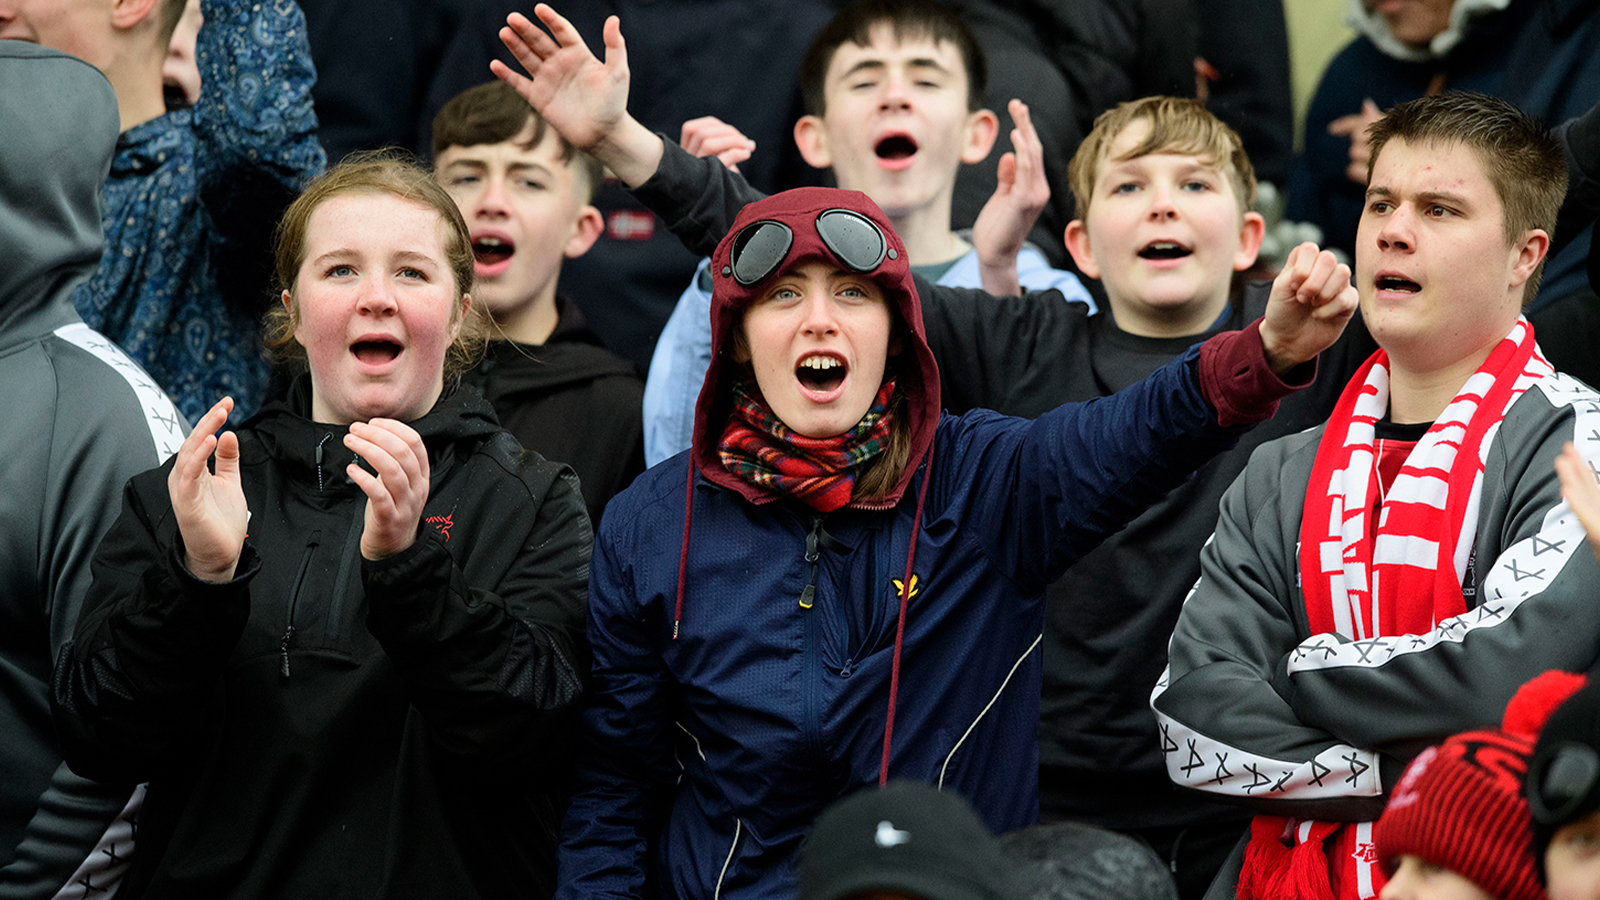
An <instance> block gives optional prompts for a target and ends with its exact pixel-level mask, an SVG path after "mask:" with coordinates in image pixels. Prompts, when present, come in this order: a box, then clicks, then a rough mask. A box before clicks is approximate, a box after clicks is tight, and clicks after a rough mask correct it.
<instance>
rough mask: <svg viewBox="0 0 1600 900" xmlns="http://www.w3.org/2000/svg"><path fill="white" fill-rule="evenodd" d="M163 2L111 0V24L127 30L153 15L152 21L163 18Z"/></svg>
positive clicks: (162, 0) (159, 0)
mask: <svg viewBox="0 0 1600 900" xmlns="http://www.w3.org/2000/svg"><path fill="white" fill-rule="evenodd" d="M163 2H164V0H111V24H112V25H113V26H114V27H115V28H117V29H118V30H119V31H126V30H128V29H130V28H132V27H134V26H135V25H138V24H139V23H141V22H144V21H145V20H146V19H149V18H150V17H151V16H154V17H155V18H154V19H151V21H158V20H159V19H160V18H161V5H162V3H163ZM202 27H203V26H202Z"/></svg>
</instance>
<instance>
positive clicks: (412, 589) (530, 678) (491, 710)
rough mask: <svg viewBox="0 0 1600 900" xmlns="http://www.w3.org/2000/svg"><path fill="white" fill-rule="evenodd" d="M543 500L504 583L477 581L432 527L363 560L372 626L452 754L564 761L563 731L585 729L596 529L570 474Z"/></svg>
mask: <svg viewBox="0 0 1600 900" xmlns="http://www.w3.org/2000/svg"><path fill="white" fill-rule="evenodd" d="M537 502H538V504H539V513H538V516H537V518H536V520H535V522H534V525H533V528H532V529H531V531H530V532H529V533H528V535H527V536H526V537H525V538H524V540H523V542H522V550H521V552H520V553H519V554H518V556H517V558H516V560H515V561H514V562H513V563H512V565H511V567H510V569H509V570H508V571H507V572H506V574H505V576H504V577H503V578H502V579H501V580H500V582H499V583H498V584H495V585H491V586H487V587H480V586H474V585H472V584H469V583H468V580H467V575H466V573H465V572H463V571H462V569H461V567H460V566H459V565H458V564H457V563H456V561H455V559H454V558H453V557H452V556H451V554H450V552H449V551H448V550H446V548H445V546H444V544H443V543H441V542H440V541H439V539H438V538H436V537H435V536H433V535H432V533H431V532H430V533H428V534H426V536H422V537H419V538H418V539H417V541H416V543H414V544H412V545H411V547H410V548H408V549H407V550H405V551H403V552H401V553H397V554H395V555H394V556H392V557H389V558H387V559H383V560H379V561H377V562H367V561H363V562H362V566H361V577H362V584H363V588H364V589H365V591H366V595H367V598H368V612H367V630H368V631H370V632H371V633H372V635H373V637H375V638H377V639H378V643H379V644H381V645H382V646H383V649H384V652H385V654H386V655H387V656H388V657H389V660H390V662H392V663H393V664H394V666H395V668H396V670H397V671H398V672H399V674H400V677H401V678H402V679H403V680H404V681H405V683H406V686H407V689H408V692H409V694H410V697H411V703H412V705H413V706H415V707H416V709H417V710H418V712H420V713H421V714H422V716H423V717H424V718H425V719H426V720H427V722H428V724H429V726H430V729H431V732H432V736H433V738H434V740H435V742H436V743H437V744H438V746H439V747H440V748H442V749H443V750H445V751H446V752H449V753H452V754H456V755H459V756H463V757H481V756H485V755H486V756H489V757H491V758H503V757H505V756H509V755H512V754H523V753H530V752H532V753H555V754H559V753H563V752H564V748H565V746H566V742H565V741H561V740H553V736H559V735H560V734H561V733H563V732H570V731H572V730H573V729H574V728H575V727H576V705H577V701H578V699H579V698H580V697H581V696H582V694H583V688H584V682H585V680H586V679H587V676H588V671H589V659H588V648H587V644H586V642H585V640H584V635H583V621H584V616H585V609H586V606H587V603H586V593H587V590H588V574H589V554H590V548H591V543H592V534H593V532H592V531H591V529H590V527H589V517H588V514H587V513H586V512H585V510H584V506H583V497H582V495H581V494H580V493H579V489H578V486H577V479H576V478H575V477H573V476H572V475H571V474H570V473H568V474H566V475H564V476H562V477H558V478H555V479H553V480H552V481H551V482H550V488H549V491H548V492H547V493H546V495H545V496H544V497H543V498H540V499H539V500H538V501H537ZM425 531H426V529H425ZM558 725H559V726H560V727H554V726H558Z"/></svg>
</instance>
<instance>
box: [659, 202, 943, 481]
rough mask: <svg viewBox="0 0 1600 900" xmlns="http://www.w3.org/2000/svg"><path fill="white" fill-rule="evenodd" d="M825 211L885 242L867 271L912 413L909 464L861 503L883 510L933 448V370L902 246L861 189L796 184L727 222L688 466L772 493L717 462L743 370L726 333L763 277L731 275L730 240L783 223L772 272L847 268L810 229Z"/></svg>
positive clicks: (715, 260) (716, 262)
mask: <svg viewBox="0 0 1600 900" xmlns="http://www.w3.org/2000/svg"><path fill="white" fill-rule="evenodd" d="M831 209H846V210H850V211H853V212H856V213H860V214H861V215H863V216H866V217H867V218H869V219H871V220H872V221H873V222H874V223H875V224H876V225H877V226H878V229H879V230H880V231H882V232H883V235H884V237H885V239H886V240H887V242H888V245H889V246H888V249H887V252H886V254H885V258H884V260H883V261H882V263H880V264H879V265H878V267H877V268H876V269H874V270H873V271H872V272H871V273H869V276H870V277H871V278H872V280H873V281H875V282H877V284H878V286H879V287H880V288H882V290H883V294H884V299H885V300H886V301H887V302H888V304H889V307H890V309H892V310H893V311H894V313H895V318H896V319H897V322H896V328H895V333H896V334H898V335H900V336H901V351H900V353H899V354H898V355H897V356H893V357H890V359H889V366H888V370H887V371H888V373H890V374H893V375H894V376H896V377H897V378H898V379H899V381H898V384H897V387H896V390H897V391H898V393H900V394H901V395H903V396H904V397H905V400H906V403H905V407H904V408H905V411H906V413H907V414H908V415H909V416H910V417H911V438H912V444H911V456H910V461H909V463H908V464H907V465H906V468H905V471H904V472H902V473H901V474H900V478H899V480H898V481H896V482H895V485H894V487H893V489H892V490H890V492H889V493H888V494H887V495H886V496H885V497H883V498H881V499H879V500H876V501H874V502H872V503H870V504H867V505H870V506H872V507H887V506H893V505H894V504H895V503H897V502H899V500H900V497H901V496H902V495H903V494H904V493H905V490H906V486H907V485H908V484H910V482H911V477H912V475H913V474H915V472H916V470H917V466H918V464H919V463H920V461H921V460H922V459H923V458H924V457H925V456H926V455H927V452H928V450H929V448H930V447H931V446H932V445H933V433H934V429H935V428H936V427H937V426H938V424H939V408H940V405H939V368H938V366H937V365H936V364H935V363H934V361H933V351H932V350H930V349H928V340H927V336H926V333H925V331H924V329H923V325H922V301H921V300H920V298H919V297H918V296H917V288H916V284H915V283H914V282H913V280H912V276H911V266H910V264H909V262H908V261H907V259H906V248H905V245H904V244H903V243H901V241H900V236H899V235H897V234H895V232H894V228H893V226H891V225H890V224H889V220H888V218H887V217H886V216H884V214H883V211H882V210H880V209H879V208H878V205H877V204H876V203H874V202H872V199H871V198H869V197H868V196H867V195H866V194H863V193H861V192H860V191H845V190H840V189H838V188H797V189H795V190H791V191H784V192H783V193H781V194H774V195H773V196H771V197H767V198H766V199H764V200H759V201H757V202H755V203H751V204H750V205H748V206H746V207H745V208H744V210H743V211H742V212H740V213H739V217H738V218H737V219H735V220H734V223H733V227H732V228H731V229H729V231H728V234H727V236H725V237H724V238H723V239H722V240H721V241H720V242H719V243H718V244H717V249H716V252H715V253H713V254H712V256H711V276H712V290H711V366H710V368H708V369H707V370H706V379H705V383H704V384H703V385H702V386H701V388H700V399H699V400H698V401H697V402H696V404H695V422H694V438H693V441H692V443H691V447H690V451H689V452H690V454H691V458H692V460H693V463H694V466H695V468H696V469H698V470H699V472H700V474H701V475H702V476H704V477H705V478H706V480H708V481H711V482H713V483H715V484H718V485H721V486H722V487H725V488H728V489H729V490H733V491H738V492H739V493H740V494H742V495H744V496H745V498H746V499H748V500H750V501H751V502H754V503H763V502H768V501H771V500H774V499H776V497H775V496H774V495H771V494H768V493H765V492H763V491H761V490H760V489H759V488H757V487H755V486H753V485H751V484H747V483H745V482H743V481H741V480H739V479H738V478H736V477H734V476H733V475H732V474H731V473H729V472H728V471H727V469H725V468H724V467H723V465H722V460H721V458H720V457H719V456H718V453H717V446H718V443H719V442H720V441H721V439H722V431H723V427H724V425H725V423H726V422H727V419H728V411H729V408H730V406H731V405H732V397H733V385H734V382H735V381H736V380H738V379H739V378H741V377H743V375H744V374H745V367H744V366H743V365H742V364H740V363H738V362H736V361H735V360H734V359H733V355H732V350H733V331H734V329H735V328H736V327H738V324H739V322H740V320H741V318H742V314H743V312H744V309H745V307H747V306H749V305H750V303H751V302H752V301H753V300H754V299H755V297H756V296H757V294H759V293H760V291H761V289H762V286H763V285H764V284H765V283H766V280H767V279H763V280H762V281H760V282H757V283H756V284H755V285H753V286H751V287H744V286H742V285H740V284H739V283H738V282H737V281H735V280H734V278H733V274H732V267H731V259H732V255H733V245H734V243H735V241H736V240H737V239H738V236H739V233H740V232H741V231H743V230H744V229H745V227H746V226H748V225H751V224H753V223H755V222H758V221H762V220H773V221H777V222H781V223H783V224H784V225H786V226H788V228H789V229H790V231H791V232H792V233H793V246H792V247H791V248H790V249H789V251H788V254H787V255H786V256H785V257H784V258H783V261H782V263H781V264H780V265H779V266H778V268H777V269H776V270H775V271H776V272H782V271H786V270H787V269H789V268H791V267H793V266H794V265H795V264H796V263H798V262H801V261H804V260H806V259H817V258H821V259H824V260H826V261H828V262H830V263H835V264H838V265H840V266H843V267H845V268H850V267H849V266H848V265H846V264H845V263H844V262H842V261H841V260H839V259H838V257H836V256H835V255H834V253H833V251H832V250H830V249H829V248H828V247H827V245H826V244H825V243H824V242H823V241H822V239H821V237H820V236H819V235H818V234H817V227H816V221H817V218H818V216H820V215H821V214H822V213H824V212H827V211H828V210H831ZM770 277H771V276H769V278H770ZM851 505H852V506H856V505H858V504H854V503H852V504H851Z"/></svg>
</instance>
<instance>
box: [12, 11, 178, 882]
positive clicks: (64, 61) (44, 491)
mask: <svg viewBox="0 0 1600 900" xmlns="http://www.w3.org/2000/svg"><path fill="white" fill-rule="evenodd" d="M0 84H3V85H5V89H4V90H0V122H4V123H5V131H6V137H5V139H4V140H3V141H0V460H3V461H4V466H3V467H0V523H3V526H0V735H4V739H3V740H0V772H3V773H4V777H0V865H4V864H10V865H8V866H7V868H6V869H5V870H4V871H0V897H4V898H12V897H50V896H52V895H54V894H55V892H56V890H57V889H59V888H61V887H62V886H63V885H64V884H67V883H69V882H71V881H73V880H77V879H81V878H88V879H90V880H91V881H92V882H93V883H94V884H95V886H96V887H98V886H100V884H101V883H102V882H101V881H100V880H97V879H103V877H104V876H105V875H106V874H107V873H106V872H105V869H106V866H107V863H109V862H110V861H111V860H112V859H114V857H113V856H111V855H108V854H103V853H97V852H95V851H96V844H97V842H98V841H99V840H100V838H101V837H102V834H103V832H105V831H106V828H107V825H108V824H109V823H110V822H111V821H112V819H114V818H115V817H116V816H117V814H118V813H119V812H120V811H122V810H123V808H124V806H125V805H126V804H127V802H128V799H129V796H130V789H131V787H132V786H131V785H122V786H121V787H120V788H110V787H105V786H99V785H94V784H91V783H90V782H87V781H84V780H83V779H79V778H76V777H75V776H73V775H71V773H69V772H67V771H66V770H65V768H64V767H61V766H60V763H61V756H60V754H59V752H58V751H57V748H56V742H55V735H54V732H53V731H52V730H51V727H50V707H49V699H48V698H49V684H50V673H51V668H52V660H53V658H54V655H55V651H56V650H57V649H58V648H59V647H60V645H61V643H62V642H64V641H65V640H67V639H68V638H70V637H71V635H72V628H73V625H74V623H75V622H76V620H77V617H78V609H79V605H80V604H81V602H82V600H83V595H84V592H85V591H86V590H87V589H88V586H89V559H90V557H91V556H92V555H93V553H94V550H95V547H96V546H97V545H98V543H99V541H100V536H101V535H102V534H104V533H105V531H106V530H107V529H108V528H109V527H110V526H111V522H112V520H113V519H114V517H115V516H116V511H117V509H118V507H119V502H118V501H119V498H120V496H121V489H122V486H123V484H124V483H125V482H126V481H127V480H128V479H129V478H130V477H132V476H133V475H134V474H136V473H138V472H140V471H143V470H144V469H148V468H152V467H154V466H156V465H158V464H159V463H160V462H161V461H162V460H163V459H165V458H166V457H167V456H168V455H170V454H171V453H173V452H174V451H176V450H177V448H178V445H179V444H180V443H181V442H182V440H183V436H184V433H185V432H187V430H188V428H187V426H186V425H185V423H184V422H183V420H182V419H181V418H180V417H179V416H178V413H177V411H176V410H175V409H174V408H173V407H172V404H171V403H170V402H168V401H167V398H166V396H165V395H164V394H162V393H161V391H160V389H159V388H157V387H156V386H155V384H154V383H153V382H151V380H150V379H149V377H148V376H147V375H145V374H144V372H143V370H141V369H140V368H139V367H138V366H137V365H135V364H134V363H132V362H131V361H130V360H129V359H128V358H127V357H126V356H125V355H123V354H122V352H121V351H120V350H117V349H116V348H115V347H114V346H112V345H111V342H110V341H107V340H106V339H105V338H103V337H101V336H100V335H99V334H97V333H95V332H93V331H91V330H90V329H89V328H88V327H87V326H85V325H84V324H83V322H82V320H80V319H79V318H78V314H77V313H76V312H75V311H74V309H73V306H72V299H71V294H72V289H73V288H74V287H76V286H77V285H78V284H79V283H80V282H82V281H83V280H84V279H86V278H87V277H89V275H90V274H91V273H92V272H93V271H94V270H95V267H96V266H97V265H98V264H99V261H100V253H101V248H102V244H103V241H102V237H101V226H100V214H101V185H102V184H103V183H104V182H105V177H106V172H107V170H108V168H109V167H110V164H111V153H112V150H113V148H114V147H115V145H116V140H117V128H118V120H117V99H116V95H115V94H114V93H112V90H111V85H110V84H109V83H108V82H107V81H106V79H105V76H103V75H101V74H100V72H99V71H98V70H97V69H95V68H94V67H93V66H90V65H89V64H88V63H85V62H83V61H82V60H79V59H77V58H75V57H72V56H68V55H66V54H64V53H61V52H58V51H56V50H51V49H48V48H45V47H39V46H35V45H33V44H28V43H24V42H22V41H0ZM58 768H59V769H60V771H59V772H58V771H57V770H58ZM36 811H37V816H36ZM30 819H31V820H34V821H33V824H32V826H30V825H29V822H30ZM25 832H26V833H27V834H28V835H29V837H28V839H27V841H26V842H24V841H23V837H24V833H25ZM19 845H20V846H19ZM126 849H127V848H126V847H123V848H120V849H117V853H122V852H124V851H125V850H126ZM91 857H99V858H100V861H98V862H93V864H92V865H91V867H90V868H89V869H83V870H82V871H80V864H83V863H85V861H86V859H90V858H91Z"/></svg>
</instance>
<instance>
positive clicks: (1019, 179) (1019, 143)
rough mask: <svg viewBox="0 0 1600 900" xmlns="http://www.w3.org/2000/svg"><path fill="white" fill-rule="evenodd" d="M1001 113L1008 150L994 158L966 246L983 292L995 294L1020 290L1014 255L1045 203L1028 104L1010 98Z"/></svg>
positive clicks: (1046, 185) (1045, 184)
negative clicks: (990, 189) (1007, 127)
mask: <svg viewBox="0 0 1600 900" xmlns="http://www.w3.org/2000/svg"><path fill="white" fill-rule="evenodd" d="M1007 109H1008V110H1009V111H1010V113H1011V121H1012V122H1013V123H1014V124H1015V126H1016V127H1014V128H1012V129H1011V147H1012V151H1011V152H1010V153H1007V154H1005V155H1003V156H1001V157H1000V165H999V168H998V170H997V176H998V182H999V183H998V184H997V185H996V186H995V190H994V195H993V196H991V197H990V198H989V201H988V202H987V203H985V204H984V205H983V209H981V210H979V212H978V218H977V221H975V222H974V223H973V224H972V246H973V247H974V248H975V249H976V250H977V251H978V269H979V272H980V274H981V275H982V278H983V289H984V290H985V291H988V292H989V293H991V294H995V295H999V296H1011V295H1014V294H1019V293H1021V292H1022V288H1021V285H1020V284H1018V282H1017V254H1018V253H1019V252H1020V251H1021V250H1022V243H1023V241H1025V240H1027V238H1028V232H1029V231H1031V230H1032V229H1033V223H1034V222H1036V221H1038V219H1039V213H1040V212H1043V211H1044V207H1045V204H1047V203H1049V202H1050V182H1049V181H1048V180H1046V178H1045V174H1044V145H1043V144H1041V143H1040V141H1039V134H1038V132H1036V131H1035V130H1034V128H1033V119H1032V117H1031V116H1030V115H1029V113H1028V106H1027V104H1025V103H1023V102H1022V101H1021V100H1012V101H1011V104H1010V106H1008V107H1007Z"/></svg>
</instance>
